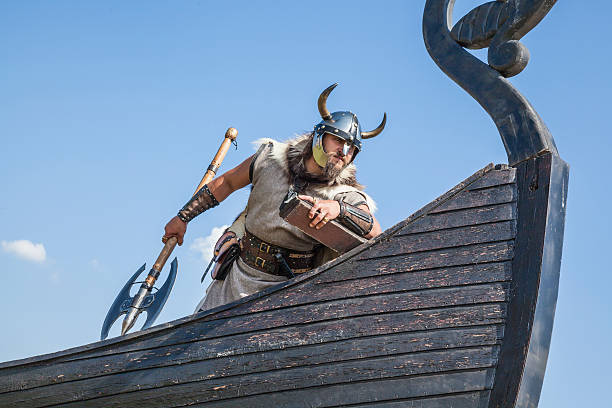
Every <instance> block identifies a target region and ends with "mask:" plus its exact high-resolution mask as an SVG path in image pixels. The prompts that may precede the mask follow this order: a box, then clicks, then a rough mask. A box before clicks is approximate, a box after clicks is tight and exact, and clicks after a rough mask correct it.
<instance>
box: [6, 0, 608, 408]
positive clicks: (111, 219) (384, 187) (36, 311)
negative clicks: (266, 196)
mask: <svg viewBox="0 0 612 408" xmlns="http://www.w3.org/2000/svg"><path fill="white" fill-rule="evenodd" d="M220 3H221V2H206V1H184V2H170V1H147V2H145V1H133V2H129V3H127V2H120V1H107V2H82V1H53V2H48V1H47V2H43V1H29V2H20V1H4V2H1V3H0V142H1V144H0V154H1V156H0V157H1V160H0V186H1V189H0V197H2V200H1V201H0V243H1V244H2V246H1V247H0V270H1V271H2V275H1V276H2V281H3V294H2V296H0V308H1V309H2V310H3V313H2V323H3V331H2V332H3V334H2V336H0V361H6V360H12V359H17V358H22V357H27V356H32V355H37V354H42V353H47V352H53V351H57V350H61V349H65V348H68V347H72V346H77V345H81V344H85V343H90V342H93V341H96V340H97V339H98V337H99V332H100V327H101V324H102V321H103V319H104V316H105V314H106V311H107V309H108V307H109V306H110V304H111V302H112V300H113V299H114V297H115V295H116V293H117V292H118V290H119V289H120V287H121V286H122V285H123V283H124V282H125V280H126V279H127V278H128V277H129V276H130V275H131V274H132V273H133V272H134V271H135V270H136V269H137V268H138V267H140V265H142V263H144V262H147V263H148V265H149V266H150V265H151V263H152V262H153V261H154V260H155V257H156V256H157V254H158V252H159V250H160V249H161V243H160V238H161V235H162V229H163V226H164V225H165V223H166V222H167V220H168V219H169V218H170V217H172V216H173V215H174V214H175V213H176V211H177V210H178V208H180V206H181V205H182V204H183V203H184V202H185V201H186V200H187V199H188V198H189V196H190V194H191V193H192V192H193V189H194V188H195V186H196V185H197V183H198V182H199V180H200V178H201V176H202V174H203V171H204V170H205V169H206V167H207V166H208V164H209V162H210V160H211V158H212V155H213V154H214V151H216V148H217V147H218V145H219V143H220V141H221V140H222V138H223V134H224V132H225V130H226V129H227V128H228V127H229V126H234V127H236V128H237V129H238V130H239V136H238V147H239V148H238V150H237V151H235V150H232V151H230V152H229V153H228V156H227V158H226V160H225V162H224V163H223V166H222V170H227V169H229V168H231V167H233V166H235V165H237V164H238V163H239V162H240V161H242V160H243V159H244V158H245V157H247V156H248V155H250V154H251V153H252V151H253V150H252V146H251V142H253V141H254V140H256V139H258V138H261V137H273V138H276V139H281V140H282V139H287V138H289V137H291V136H292V135H293V134H295V133H296V132H303V131H308V130H310V129H311V128H312V126H313V125H314V124H315V123H316V122H317V121H318V120H319V116H318V112H317V109H316V98H317V97H318V95H319V93H320V92H321V90H322V89H324V88H325V87H327V86H328V85H329V84H331V83H333V82H340V86H339V87H338V88H337V89H336V90H335V91H334V93H333V94H332V96H331V97H330V99H329V107H330V109H331V110H344V109H350V110H352V111H353V112H355V113H357V115H358V116H359V118H360V121H361V122H362V125H363V127H364V128H366V129H371V128H374V127H375V126H376V125H377V124H378V123H379V121H380V119H381V116H382V113H383V111H386V112H387V114H388V125H387V128H386V129H385V131H384V133H383V134H382V135H381V136H379V137H377V138H376V139H373V140H368V141H366V142H365V143H364V151H363V153H361V154H360V155H359V157H358V159H357V165H358V169H359V171H358V178H359V180H360V181H361V182H362V183H363V184H366V185H367V186H368V188H367V191H368V192H369V193H370V194H371V195H372V196H373V197H374V198H375V199H376V200H377V202H378V206H379V211H378V213H377V217H378V219H379V221H380V223H381V225H382V227H383V228H388V227H390V226H392V225H394V224H395V223H397V222H399V221H401V220H403V219H404V218H406V217H407V216H409V215H410V214H411V213H412V212H414V211H416V210H417V209H419V208H420V207H421V206H423V205H424V204H426V203H428V202H429V201H431V200H433V199H434V198H436V197H437V196H438V195H440V194H442V193H444V192H445V191H446V190H448V189H449V188H451V187H452V186H454V185H455V184H456V183H458V182H459V181H461V180H463V179H464V178H466V177H468V176H469V175H471V174H472V173H473V172H475V171H476V170H478V169H480V168H482V167H484V166H485V165H486V164H487V163H489V162H495V163H505V162H506V161H507V159H506V155H505V151H504V149H503V145H502V143H501V140H500V138H499V135H498V133H497V130H496V128H495V126H494V125H493V123H492V121H491V119H490V118H489V117H488V116H487V114H486V113H485V112H484V111H483V110H482V108H481V107H480V106H479V105H478V104H477V103H476V102H475V101H474V100H473V99H472V98H471V97H470V96H469V95H467V94H466V93H465V92H464V91H463V90H461V89H460V88H459V87H458V86H456V85H455V84H454V83H453V82H452V81H451V80H450V79H448V78H447V77H446V76H445V75H444V74H443V73H442V72H441V71H440V70H439V69H438V68H437V66H436V65H435V64H434V63H433V61H432V60H431V59H430V58H429V56H428V54H427V52H426V50H425V46H424V45H423V40H422V34H421V18H422V11H423V6H424V3H425V1H424V0H423V1H415V0H412V1H388V2H384V3H378V4H375V3H374V2H364V1H357V2H356V1H352V2H348V1H344V2H318V1H312V2H300V3H296V2H292V3H291V5H289V3H287V2H280V1H278V2H258V3H255V2H246V1H235V2H231V3H230V2H226V3H223V4H220ZM478 4H481V2H477V1H472V0H463V1H462V0H458V1H457V5H456V11H455V16H456V18H455V20H456V19H457V18H459V17H461V16H463V15H464V14H465V13H466V12H467V11H469V10H471V8H472V7H474V6H476V5H478ZM595 6H596V7H595ZM611 12H612V6H611V5H610V3H609V2H605V1H601V0H600V1H595V2H589V3H588V6H586V4H585V3H583V2H576V1H559V2H558V4H556V5H555V7H554V8H553V9H552V10H551V12H550V13H549V15H548V16H547V17H546V18H545V19H544V20H543V21H542V23H540V25H539V26H538V27H536V28H535V29H534V30H533V31H532V32H531V33H529V34H528V35H527V36H526V37H525V38H524V39H523V43H524V44H525V45H526V46H527V47H528V48H529V50H530V52H531V60H530V62H529V65H528V66H527V68H526V69H525V71H524V72H523V73H521V74H520V75H519V76H517V77H515V78H513V79H512V80H511V81H512V82H513V83H514V84H515V85H516V87H517V88H518V89H519V90H520V91H521V92H522V93H523V94H524V95H525V96H526V97H527V98H528V99H529V100H530V101H531V102H532V104H533V105H534V107H535V108H536V110H537V111H538V112H539V114H540V116H542V118H543V119H544V121H545V122H546V124H547V125H548V127H549V129H550V130H551V132H552V134H553V136H554V137H555V140H556V143H557V146H558V148H559V152H560V154H561V156H562V158H563V159H564V160H566V161H567V162H568V163H569V164H570V166H571V176H570V185H569V194H568V207H567V223H566V235H565V246H564V253H563V261H562V266H561V282H560V291H559V301H558V304H557V314H556V321H555V326H554V332H553V339H552V345H551V351H550V356H549V362H548V369H547V374H546V378H545V382H544V388H543V391H542V398H541V402H540V406H541V407H574V406H578V405H579V406H602V405H604V404H605V401H608V398H607V393H606V387H607V386H608V384H609V383H610V380H611V378H610V374H609V371H608V370H607V368H606V367H607V366H608V365H609V364H611V363H612V361H611V358H610V355H609V353H608V352H607V347H608V346H609V339H610V337H611V335H612V327H611V324H610V322H611V321H612V319H610V317H609V316H608V311H609V310H610V309H611V303H612V302H611V300H610V296H609V289H608V288H609V287H610V285H611V284H612V277H611V274H610V266H609V265H608V262H607V259H608V258H609V257H608V256H607V253H608V251H609V246H610V243H611V239H610V233H609V231H610V230H611V228H612V222H611V216H610V211H609V209H610V200H611V196H610V181H609V177H608V176H607V173H608V157H607V155H608V152H609V151H610V148H611V147H612V143H611V142H610V137H609V130H608V129H607V124H608V122H607V119H608V117H609V113H608V109H609V107H610V102H609V99H608V98H609V93H610V90H611V89H612V87H611V85H612V80H611V79H610V77H609V75H608V71H609V66H610V64H611V63H612V60H611V58H610V45H609V42H608V38H609V33H608V31H609V30H608V28H607V27H609V22H608V20H607V16H608V15H610V13H611ZM477 55H479V56H482V55H484V54H483V53H482V52H479V53H477ZM247 194H248V192H247V191H246V190H245V191H240V192H237V193H235V194H234V195H233V196H232V197H230V198H229V199H228V200H226V201H225V202H223V203H222V205H221V206H220V207H218V208H215V209H214V210H212V211H211V212H210V213H207V214H205V215H204V216H201V217H199V218H198V219H197V220H196V221H195V222H193V223H191V224H190V226H189V230H188V233H187V236H186V242H185V244H184V245H183V246H182V247H180V248H178V249H177V250H176V251H175V254H176V255H177V256H178V257H179V276H178V278H177V282H176V285H175V288H174V290H173V293H172V295H171V297H170V299H169V300H168V303H167V304H166V307H165V309H164V311H163V312H162V314H161V315H160V317H159V319H158V323H161V322H164V321H170V320H173V319H176V318H179V317H182V316H185V315H187V314H189V313H191V312H192V311H193V308H194V307H195V305H196V303H197V302H198V300H199V299H200V298H201V296H202V295H203V292H204V289H205V286H204V285H200V284H199V278H200V275H201V273H202V270H203V260H202V251H203V250H205V248H206V247H207V245H208V244H207V242H210V241H211V239H210V238H209V236H210V235H211V233H213V232H214V231H215V229H217V230H218V228H219V227H221V226H223V225H224V224H227V223H229V222H230V221H231V219H232V217H233V216H234V215H235V214H237V213H238V212H239V211H240V209H241V207H242V206H243V205H244V203H245V200H246V197H247ZM203 248H204V249H203ZM113 333H114V334H116V333H117V329H116V328H115V331H114V332H111V334H113Z"/></svg>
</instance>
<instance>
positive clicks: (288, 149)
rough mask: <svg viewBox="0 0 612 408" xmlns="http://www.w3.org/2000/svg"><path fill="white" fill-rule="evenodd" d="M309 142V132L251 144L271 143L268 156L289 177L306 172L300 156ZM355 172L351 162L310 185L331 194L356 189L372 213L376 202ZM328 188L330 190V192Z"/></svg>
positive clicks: (259, 140)
mask: <svg viewBox="0 0 612 408" xmlns="http://www.w3.org/2000/svg"><path fill="white" fill-rule="evenodd" d="M310 142H311V134H310V133H306V134H303V135H299V136H296V137H295V138H293V139H289V140H287V141H285V142H279V141H277V140H274V139H270V138H262V139H258V140H256V141H255V142H253V145H254V146H255V148H256V149H258V148H259V147H260V146H261V145H263V144H272V149H271V153H270V157H271V158H272V159H273V160H275V161H276V162H277V163H279V164H280V165H281V167H282V168H283V169H285V170H286V172H287V173H286V175H287V177H291V175H292V174H297V175H301V174H306V168H305V166H304V161H303V160H302V158H303V152H304V148H305V147H306V144H307V143H310ZM356 172H357V168H356V167H355V164H353V163H351V164H349V165H348V166H346V167H345V168H344V170H342V172H340V174H339V175H338V176H337V177H336V178H335V179H333V180H330V181H328V182H321V183H315V184H311V186H312V187H313V188H314V189H315V190H317V189H325V190H326V191H327V192H328V193H332V194H339V193H343V192H347V191H358V192H359V193H360V194H361V195H363V196H364V197H365V199H366V201H367V203H368V207H370V211H371V212H372V213H373V212H374V211H376V203H375V202H374V200H373V199H372V198H371V197H370V196H369V195H368V194H367V193H366V192H365V191H363V190H364V186H363V185H361V184H359V182H357V178H356ZM317 184H318V186H317ZM330 189H331V190H332V191H331V192H330Z"/></svg>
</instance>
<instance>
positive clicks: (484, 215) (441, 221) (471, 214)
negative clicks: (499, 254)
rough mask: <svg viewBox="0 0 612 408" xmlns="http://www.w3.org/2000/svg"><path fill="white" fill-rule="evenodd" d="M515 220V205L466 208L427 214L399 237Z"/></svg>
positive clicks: (406, 227) (504, 204)
mask: <svg viewBox="0 0 612 408" xmlns="http://www.w3.org/2000/svg"><path fill="white" fill-rule="evenodd" d="M514 219H516V205H515V203H503V204H497V205H491V206H485V207H476V208H465V209H462V210H457V211H452V212H446V213H438V214H427V215H426V216H424V217H421V218H419V219H418V220H415V221H414V222H412V223H410V224H408V225H406V226H405V227H404V228H402V229H400V230H399V231H398V232H397V235H404V234H415V233H420V232H428V231H437V230H442V229H447V228H457V227H464V226H468V225H478V224H486V223H491V222H497V221H509V220H514Z"/></svg>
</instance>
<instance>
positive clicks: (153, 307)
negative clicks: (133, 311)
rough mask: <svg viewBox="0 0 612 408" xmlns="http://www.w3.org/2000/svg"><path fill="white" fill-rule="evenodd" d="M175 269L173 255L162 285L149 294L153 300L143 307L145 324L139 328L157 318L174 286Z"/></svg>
mask: <svg viewBox="0 0 612 408" xmlns="http://www.w3.org/2000/svg"><path fill="white" fill-rule="evenodd" d="M177 270H178V261H177V259H176V257H175V258H174V259H173V260H172V263H171V264H170V273H169V274H168V278H166V281H165V282H164V284H163V286H162V287H161V288H159V290H158V291H157V292H155V293H153V294H152V295H151V296H153V301H152V302H151V304H150V305H148V306H147V307H146V309H144V310H146V312H147V320H146V321H145V324H144V325H143V326H142V328H141V329H140V330H145V329H148V328H149V327H151V326H152V325H153V323H154V322H155V319H157V316H159V313H160V312H161V310H162V309H163V307H164V305H165V304H166V300H168V296H170V291H171V290H172V287H173V286H174V281H175V280H176V272H177Z"/></svg>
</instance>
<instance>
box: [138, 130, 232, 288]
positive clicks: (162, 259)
mask: <svg viewBox="0 0 612 408" xmlns="http://www.w3.org/2000/svg"><path fill="white" fill-rule="evenodd" d="M237 136H238V131H237V130H236V129H234V128H229V129H227V132H225V138H224V139H223V143H221V146H220V147H219V150H218V151H217V154H216V155H215V158H214V159H213V160H212V162H210V166H208V169H207V170H206V173H205V174H204V177H202V180H201V181H200V184H198V187H197V188H196V189H195V191H194V193H193V195H195V194H196V193H197V192H198V191H200V189H201V188H202V187H203V186H204V184H207V183H210V181H211V180H212V179H213V178H214V177H215V174H216V173H217V170H218V169H219V166H221V162H223V159H224V158H225V154H226V153H227V151H228V150H229V148H230V146H231V145H232V142H234V140H236V137H237ZM176 243H177V239H176V237H172V238H170V239H168V240H167V241H166V244H165V245H164V247H163V249H162V250H161V252H160V254H159V256H158V257H157V260H156V261H155V264H153V269H154V270H156V271H158V272H161V270H162V269H163V267H164V265H165V264H166V261H167V260H168V258H170V255H171V254H172V251H174V247H176ZM149 278H151V276H148V277H147V279H149ZM156 279H157V277H155V278H154V279H153V281H152V282H151V284H153V283H154V282H155V280H156Z"/></svg>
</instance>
